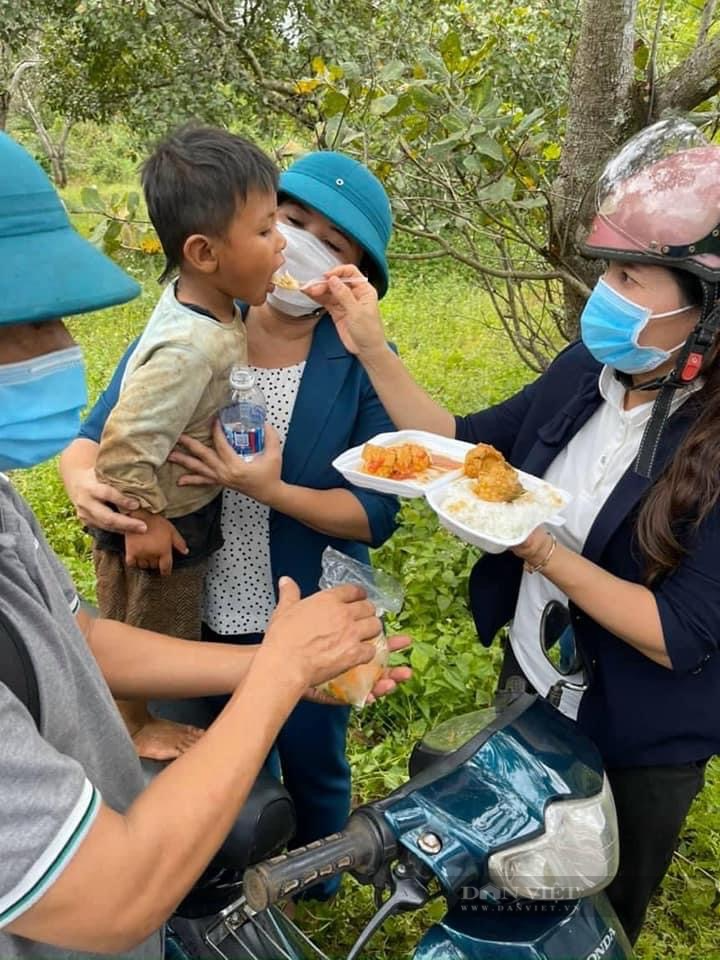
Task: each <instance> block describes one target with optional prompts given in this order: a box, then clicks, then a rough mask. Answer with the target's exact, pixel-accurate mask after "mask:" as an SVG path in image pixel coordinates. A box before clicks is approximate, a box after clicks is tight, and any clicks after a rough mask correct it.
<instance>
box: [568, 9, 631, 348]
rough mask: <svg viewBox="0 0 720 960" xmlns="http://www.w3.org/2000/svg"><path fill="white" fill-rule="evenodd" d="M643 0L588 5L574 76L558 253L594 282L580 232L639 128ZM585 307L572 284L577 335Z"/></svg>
mask: <svg viewBox="0 0 720 960" xmlns="http://www.w3.org/2000/svg"><path fill="white" fill-rule="evenodd" d="M637 7H638V0H583V5H582V13H581V29H580V36H579V39H578V45H577V50H576V53H575V60H574V63H573V69H572V74H571V85H570V102H569V110H568V121H567V132H566V136H565V145H564V148H563V154H562V160H561V163H560V173H559V175H558V177H557V179H556V181H555V183H554V185H553V194H554V201H553V216H554V224H553V236H552V237H551V252H552V254H553V256H554V257H557V258H558V259H562V261H563V262H564V263H565V264H567V265H568V266H570V267H571V269H572V270H573V271H574V272H575V273H577V274H578V276H580V277H581V278H582V279H583V280H585V282H586V283H588V284H589V285H592V284H593V283H594V281H595V278H596V276H597V271H596V268H594V267H593V265H592V264H591V263H589V262H588V261H587V260H585V259H583V258H582V257H581V256H580V255H579V253H578V247H577V244H578V239H579V227H580V226H581V224H582V222H583V221H584V220H585V219H587V216H588V214H589V213H590V211H591V201H592V195H591V187H592V185H593V183H594V181H595V179H596V178H597V176H598V174H599V172H600V171H601V170H602V167H603V165H604V163H605V162H606V160H607V158H608V157H609V156H611V155H612V153H613V152H614V151H615V150H616V149H617V148H618V147H619V146H620V144H621V143H622V142H623V141H624V140H625V139H626V138H627V137H628V136H629V135H630V134H631V133H633V132H634V131H635V130H636V129H637V128H638V126H639V123H640V118H639V111H638V106H639V104H638V102H637V94H636V88H635V83H634V64H633V46H634V41H635V18H636V15H637ZM581 307H582V298H581V297H580V296H579V295H578V293H577V291H575V290H572V289H570V288H568V287H566V290H565V308H566V316H567V319H568V326H569V328H570V330H569V332H572V328H573V327H574V326H575V325H576V318H577V316H578V314H579V312H580V308H581Z"/></svg>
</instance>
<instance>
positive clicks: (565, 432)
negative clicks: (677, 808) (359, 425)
mask: <svg viewBox="0 0 720 960" xmlns="http://www.w3.org/2000/svg"><path fill="white" fill-rule="evenodd" d="M600 370H601V367H600V364H598V363H597V361H595V360H594V359H593V358H592V357H591V355H590V354H589V352H588V351H587V350H586V348H585V347H584V346H583V345H582V344H581V343H577V344H572V345H571V346H570V347H568V348H567V349H566V350H564V351H563V352H562V353H561V354H560V355H559V357H558V358H557V359H556V360H555V361H554V363H553V364H552V365H551V366H550V367H549V368H548V370H547V371H546V372H545V373H544V374H543V376H541V377H540V378H539V379H538V380H536V381H535V382H534V383H532V384H530V385H529V386H527V387H525V388H524V389H523V390H522V391H520V393H518V394H516V395H515V396H514V397H512V398H511V399H510V400H507V401H506V402H505V403H501V404H498V405H497V406H495V407H492V408H490V409H488V410H485V411H483V412H481V413H477V414H472V415H470V416H468V417H458V418H457V421H456V424H457V437H458V439H460V440H467V441H469V442H471V443H479V442H484V443H491V444H492V445H493V446H495V447H497V449H498V450H501V451H502V453H503V454H504V455H505V456H506V457H507V459H508V460H509V461H510V462H511V463H512V464H513V465H514V466H516V467H518V468H519V469H521V470H525V471H527V472H528V473H532V474H536V475H538V476H542V475H543V474H544V473H545V471H546V470H547V468H548V467H549V466H550V464H551V463H552V461H553V460H554V459H555V457H556V456H557V455H558V453H559V452H560V451H561V450H562V449H563V448H564V447H565V446H566V445H567V444H568V443H569V442H570V440H571V439H572V438H573V437H574V436H575V434H576V433H577V432H578V430H580V428H581V427H582V426H583V425H584V424H585V423H587V421H588V420H589V419H590V417H591V416H592V414H593V413H594V412H595V410H597V408H598V407H599V405H600V404H601V403H602V402H603V401H602V397H601V395H600V392H599V389H598V376H599V373H600ZM694 410H695V411H696V410H697V407H696V404H695V401H694V400H693V398H690V399H689V400H688V401H686V402H685V403H684V404H683V405H682V406H681V407H680V408H679V410H678V411H677V412H676V413H675V414H674V415H673V416H672V418H671V419H670V420H669V421H668V423H667V425H666V428H665V431H664V433H663V436H662V440H661V444H660V447H659V454H658V457H657V466H656V471H655V478H656V477H657V476H658V475H659V473H660V472H661V470H662V469H663V466H664V465H665V464H667V463H668V462H669V460H670V459H671V457H672V455H673V453H674V451H675V450H676V449H677V447H678V445H679V444H680V442H681V441H682V439H683V437H684V436H685V434H686V432H687V430H688V428H689V426H690V424H691V423H692V420H693V416H694V412H693V411H694ZM717 480H718V482H720V478H717ZM650 483H651V481H649V480H646V479H644V478H643V477H640V476H639V475H638V474H637V473H635V472H634V471H633V469H632V466H631V467H630V468H629V469H628V470H627V471H626V473H625V474H624V476H623V477H622V479H621V480H620V481H619V483H618V484H617V486H616V487H615V489H614V490H613V491H612V493H611V494H610V496H609V497H608V499H607V501H606V502H605V504H604V505H603V507H602V509H601V510H600V512H599V514H598V516H597V517H596V519H595V522H594V524H593V526H592V528H591V530H590V533H589V534H588V537H587V540H586V542H585V546H584V548H583V556H585V557H587V558H588V559H589V560H592V561H593V562H594V563H597V564H599V565H600V566H601V567H603V568H604V569H605V570H607V571H609V572H610V573H613V574H615V575H616V576H618V577H621V578H622V579H624V580H629V581H632V582H635V583H641V582H643V568H642V560H641V557H640V553H639V550H638V547H637V543H636V540H635V538H634V531H635V521H636V518H637V514H638V509H639V507H640V504H641V501H642V497H643V494H644V493H645V492H646V491H647V490H648V488H649V486H650ZM521 572H522V563H521V561H520V560H519V559H518V558H517V557H515V556H514V555H513V554H511V553H503V554H498V555H490V554H486V555H485V556H484V557H482V558H481V559H480V560H479V561H478V563H477V564H476V566H475V569H474V570H473V573H472V576H471V579H470V605H471V608H472V612H473V616H474V619H475V624H476V626H477V630H478V634H479V637H480V640H481V641H482V642H483V643H484V644H486V645H489V644H490V643H491V641H492V639H493V637H494V636H495V634H496V633H497V631H498V630H499V629H500V628H501V627H502V626H504V625H505V624H506V623H508V621H509V620H511V619H512V616H513V613H514V610H515V605H516V602H517V596H518V590H519V585H520V576H521ZM652 589H653V593H654V594H655V598H656V601H657V605H658V610H659V613H660V620H661V622H662V628H663V634H664V638H665V643H666V646H667V651H668V654H669V656H670V659H671V661H672V665H673V669H672V670H670V669H667V668H666V667H662V666H659V665H658V664H656V663H653V661H651V660H649V659H648V658H647V657H645V656H643V655H642V654H641V653H639V652H638V651H636V650H635V649H633V647H631V646H630V645H629V644H628V643H625V642H624V641H622V640H620V639H618V638H617V637H615V636H614V635H613V634H611V633H609V632H608V631H607V630H605V629H604V628H603V627H601V626H600V625H599V624H598V623H596V622H595V621H593V620H591V619H590V617H588V616H587V615H586V614H584V613H583V611H582V610H580V609H578V607H576V606H575V605H573V604H571V614H572V620H573V624H574V628H575V633H576V636H577V638H578V641H579V643H580V645H581V647H582V648H583V651H584V653H585V655H586V657H587V658H588V660H589V661H590V662H591V665H592V680H591V686H590V689H589V690H588V691H587V693H585V695H584V696H583V699H582V704H581V707H580V713H579V715H578V723H579V725H580V726H581V727H582V728H583V729H584V730H585V731H586V733H587V734H588V735H589V736H590V737H591V738H592V739H593V740H594V741H595V742H596V743H597V745H598V747H599V748H600V750H601V752H602V754H603V757H604V759H605V762H606V764H607V765H608V766H612V767H616V766H624V767H627V766H653V765H662V764H679V763H689V762H692V761H695V760H701V759H704V758H706V757H709V756H710V755H712V754H715V753H719V752H720V655H718V640H719V638H720V506H716V507H715V508H714V509H713V510H712V511H711V513H710V514H709V516H708V517H707V519H706V520H704V521H703V523H702V525H701V526H700V527H699V529H698V530H697V532H696V533H695V534H694V536H693V537H692V540H691V541H690V543H689V552H688V554H687V556H686V557H685V558H684V559H683V561H682V562H681V563H680V565H679V566H678V567H677V568H676V569H675V570H674V572H673V573H672V574H670V575H669V576H666V577H665V578H664V579H663V580H661V581H660V582H659V583H658V584H657V585H654V586H653V588H652Z"/></svg>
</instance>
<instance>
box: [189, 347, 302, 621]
mask: <svg viewBox="0 0 720 960" xmlns="http://www.w3.org/2000/svg"><path fill="white" fill-rule="evenodd" d="M304 369H305V361H303V362H302V363H298V364H295V366H292V367H280V368H270V369H265V368H263V367H252V370H253V371H254V372H255V374H256V376H257V383H258V386H259V387H260V389H261V390H262V392H263V394H264V395H265V402H266V403H267V422H268V423H270V424H272V426H273V427H275V429H276V430H277V432H278V433H279V435H280V444H281V446H284V445H285V439H286V437H287V432H288V427H289V426H290V418H291V417H292V412H293V407H294V406H295V398H296V397H297V392H298V389H299V387H300V381H301V379H302V375H303V371H304ZM221 523H222V533H223V538H224V540H225V542H224V544H223V546H222V547H221V548H220V549H219V550H217V551H216V552H215V553H214V554H213V555H212V556H211V557H210V563H209V566H208V571H207V575H206V577H205V599H204V611H203V620H204V621H205V623H207V625H208V626H209V627H210V629H211V630H214V631H215V632H216V633H220V634H242V633H263V632H264V630H265V628H266V627H267V625H268V620H269V619H270V616H271V614H272V612H273V610H274V609H275V592H274V590H273V582H272V570H271V566H270V508H269V507H268V506H266V505H265V504H264V503H258V501H257V500H253V499H252V498H251V497H248V496H246V495H245V494H244V493H239V492H238V491H237V490H225V491H224V492H223V501H222V519H221Z"/></svg>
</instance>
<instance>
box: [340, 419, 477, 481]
mask: <svg viewBox="0 0 720 960" xmlns="http://www.w3.org/2000/svg"><path fill="white" fill-rule="evenodd" d="M367 442H368V443H372V444H375V445H376V446H378V447H391V446H395V445H396V444H400V443H418V444H420V445H421V446H423V447H425V449H426V450H428V451H429V452H430V453H439V454H441V455H442V456H445V457H451V458H452V459H453V460H457V461H458V463H460V464H461V466H460V467H459V468H458V469H457V470H448V471H447V472H446V473H443V474H442V476H439V477H434V478H433V479H432V480H427V481H425V482H422V481H421V480H389V479H388V478H387V477H373V476H371V475H370V474H369V473H363V471H362V470H361V469H360V465H361V463H362V451H363V447H364V446H365V444H364V443H362V444H360V445H359V446H357V447H352V448H351V449H350V450H346V451H345V453H341V454H340V456H339V457H336V458H335V459H334V460H333V462H332V465H333V467H335V469H336V470H337V471H338V473H341V474H342V475H343V477H345V479H346V480H347V481H348V482H349V483H352V484H354V485H355V486H356V487H363V488H365V489H366V490H376V491H377V492H378V493H391V494H394V495H395V496H397V497H424V496H426V494H427V493H429V491H430V490H434V489H435V488H436V487H437V486H439V485H442V484H445V483H447V481H448V480H449V479H451V478H457V477H459V476H460V475H461V473H462V464H464V462H465V456H466V454H467V453H468V451H470V450H472V449H473V444H472V443H464V442H463V441H462V440H454V439H451V438H450V437H441V436H439V435H438V434H436V433H427V432H426V431H425V430H396V431H394V432H392V433H379V434H378V435H377V436H376V437H373V438H372V439H371V440H368V441H367Z"/></svg>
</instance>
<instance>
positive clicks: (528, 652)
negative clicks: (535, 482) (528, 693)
mask: <svg viewBox="0 0 720 960" xmlns="http://www.w3.org/2000/svg"><path fill="white" fill-rule="evenodd" d="M598 386H599V388H600V393H601V394H602V396H603V399H604V401H605V402H604V403H601V404H600V406H599V407H598V409H597V410H596V411H595V413H594V414H593V415H592V417H590V419H589V420H588V421H587V423H586V424H585V425H584V426H583V427H582V428H581V429H580V430H579V431H578V432H577V433H576V434H575V436H574V437H573V438H572V440H571V441H570V443H568V445H567V446H566V447H565V448H564V449H563V450H561V451H560V453H559V454H558V455H557V457H556V458H555V459H554V460H553V462H552V463H551V464H550V466H549V467H548V469H547V470H546V471H545V479H546V480H547V481H548V482H549V483H552V484H554V485H555V486H557V487H560V488H561V489H563V490H567V491H568V492H569V493H571V494H572V495H573V499H572V501H571V503H570V504H569V505H568V506H567V507H566V509H565V510H564V516H565V523H564V524H563V526H559V527H551V529H552V532H553V533H554V534H555V536H556V537H557V540H558V543H561V544H563V546H566V547H568V548H569V549H571V550H574V551H575V552H576V553H580V552H581V551H582V549H583V546H584V545H585V540H586V538H587V535H588V534H589V532H590V529H591V527H592V525H593V523H594V522H595V518H596V517H597V515H598V513H600V510H601V509H602V507H603V505H604V504H605V501H606V500H607V498H608V497H609V496H610V494H611V493H612V491H613V490H614V489H615V487H616V486H617V484H618V483H619V481H620V479H621V478H622V476H623V474H624V473H625V471H626V470H627V468H628V467H629V466H630V464H631V463H632V462H633V460H634V459H635V457H636V456H637V452H638V450H639V448H640V441H641V440H642V436H643V432H644V430H645V425H646V424H647V421H648V419H649V418H650V414H651V412H652V406H653V404H652V400H650V401H648V402H647V403H642V404H639V405H638V406H636V407H633V408H631V409H630V410H625V409H624V406H623V404H624V401H625V388H624V387H623V386H622V384H621V383H620V382H619V381H618V379H617V378H616V377H615V374H614V372H613V370H612V369H611V368H610V367H603V369H602V371H601V373H600V380H599V383H598ZM701 386H702V381H700V382H699V383H697V382H696V383H693V384H692V385H690V386H688V387H685V388H683V389H680V390H676V391H675V395H674V397H673V400H672V404H671V408H670V411H671V413H675V411H676V410H677V409H678V407H679V406H680V405H681V404H682V403H684V401H685V400H687V398H688V397H689V396H690V394H691V393H694V391H695V390H697V389H699V388H700V387H701ZM551 600H559V601H560V602H561V603H563V604H565V605H566V606H567V603H568V598H567V597H566V596H565V594H564V593H563V592H562V591H561V590H560V589H559V588H558V587H556V586H555V584H554V583H552V582H551V581H550V580H548V579H547V578H546V577H543V576H542V574H540V573H535V574H530V573H527V572H525V571H524V572H523V575H522V580H521V581H520V593H519V594H518V601H517V606H516V607H515V615H514V617H513V621H512V623H511V625H510V643H511V644H512V649H513V653H514V654H515V657H516V659H517V661H518V663H519V664H520V666H521V667H522V669H523V672H524V673H525V676H526V677H527V678H528V680H529V681H530V682H531V683H532V685H533V686H534V687H535V689H536V690H537V691H538V693H540V694H541V695H542V696H546V695H547V693H548V691H549V690H550V688H551V687H552V686H553V685H554V684H555V683H556V682H557V681H558V680H559V679H560V677H559V674H558V673H557V672H556V671H555V669H554V668H553V667H552V666H551V664H550V662H549V661H548V660H547V658H546V657H545V655H544V653H543V650H542V647H541V644H540V619H541V616H542V612H543V610H544V609H545V606H546V604H547V603H549V602H550V601H551ZM567 679H568V680H571V681H572V680H575V681H577V680H579V679H580V678H579V676H577V677H568V678H567ZM580 700H581V695H580V694H578V693H576V692H574V691H569V690H564V691H563V693H562V698H561V701H560V704H559V707H560V710H561V711H562V712H563V713H565V714H567V715H568V716H571V717H573V718H575V717H576V716H577V711H578V709H579V706H580Z"/></svg>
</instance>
